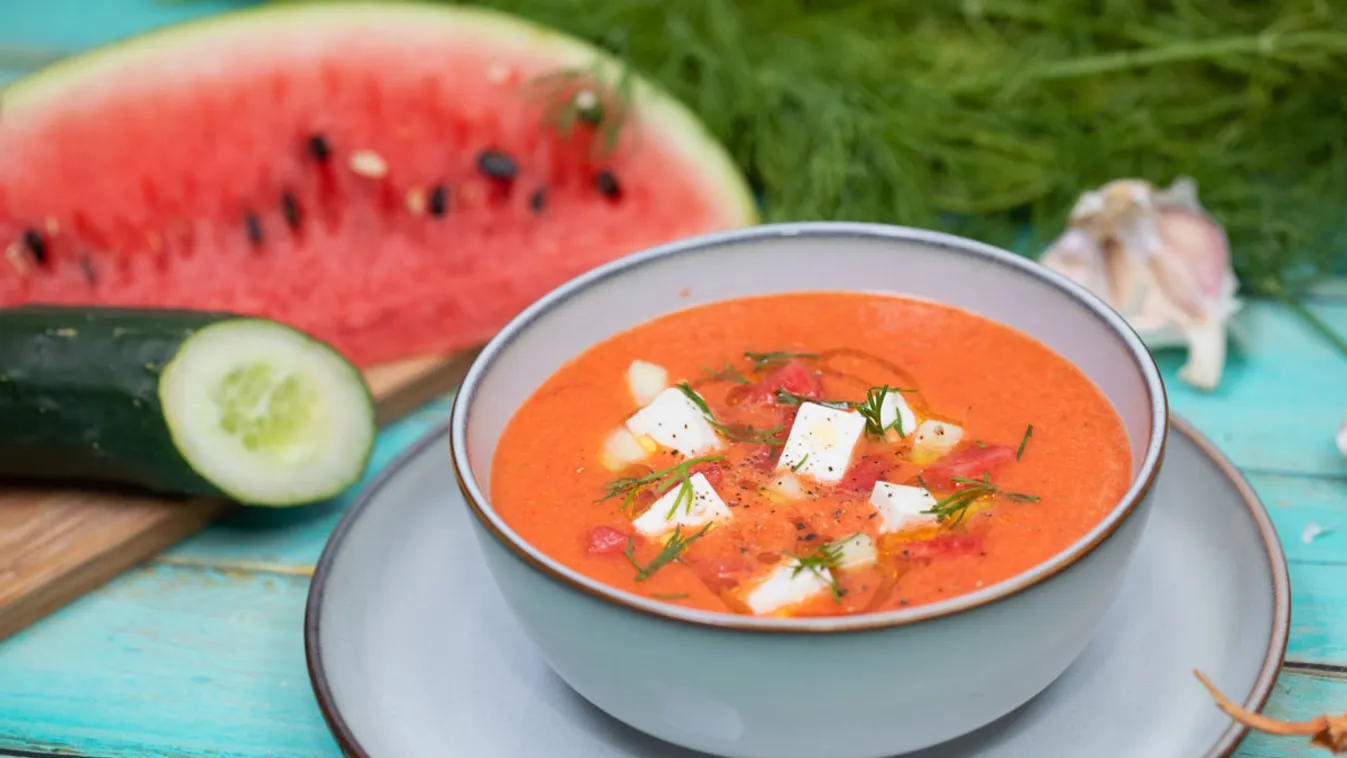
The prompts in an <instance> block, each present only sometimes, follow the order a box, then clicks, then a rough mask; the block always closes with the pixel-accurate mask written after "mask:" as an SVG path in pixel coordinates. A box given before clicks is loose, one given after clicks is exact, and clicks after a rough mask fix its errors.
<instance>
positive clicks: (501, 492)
mask: <svg viewBox="0 0 1347 758" xmlns="http://www.w3.org/2000/svg"><path fill="white" fill-rule="evenodd" d="M1131 470H1132V464H1131V453H1130V450H1129V448H1128V444H1127V439H1126V436H1125V432H1124V429H1123V426H1122V422H1121V420H1120V419H1119V418H1118V416H1117V414H1116V412H1115V411H1114V409H1113V407H1112V405H1111V404H1110V403H1109V402H1108V400H1107V399H1106V398H1104V396H1103V395H1102V394H1101V393H1100V392H1099V391H1098V389H1096V388H1095V386H1094V385H1093V384H1092V383H1091V382H1090V381H1089V380H1088V379H1087V378H1086V377H1085V376H1084V375H1083V374H1081V373H1080V371H1078V370H1077V369H1076V368H1075V367H1074V366H1072V365H1071V364H1070V363H1068V362H1067V361H1066V360H1064V359H1063V358H1061V357H1060V356H1058V355H1057V354H1055V353H1053V352H1052V351H1051V350H1049V349H1048V348H1046V347H1045V346H1043V345H1042V344H1040V343H1039V342H1037V341H1036V340H1034V339H1032V338H1030V337H1028V336H1027V335H1024V334H1022V333H1020V332H1018V331H1015V330H1013V329H1010V328H1008V327H1005V326H1002V325H1000V324H997V323H994V322H992V321H989V320H987V319H984V318H982V317H980V316H976V315H973V314H971V313H968V312H966V311H962V310H958V309H955V308H950V307H948V306H943V305H939V304H935V303H930V302H926V301H920V300H911V299H907V298H899V297H892V296H885V295H870V294H860V293H792V294H783V295H772V296H767V297H756V298H745V299H737V300H727V301H722V302H717V303H712V304H708V305H702V306H697V307H694V308H689V309H687V310H683V311H679V312H676V313H673V314H670V315H667V316H663V317H661V318H658V319H655V320H654V321H650V322H647V323H645V324H642V325H640V326H638V327H636V328H634V329H631V330H629V331H626V332H624V333H622V334H618V335H616V336H614V337H612V338H610V339H608V340H607V341H605V342H602V343H600V344H598V345H595V346H593V347H591V348H590V349H588V350H586V351H585V352H584V353H583V354H581V355H580V356H578V357H577V358H575V359H573V360H572V361H570V362H569V363H567V364H566V365H565V366H563V367H562V368H561V369H560V370H559V371H557V372H556V373H555V374H554V375H553V376H551V377H550V378H549V379H548V380H547V381H546V382H544V383H543V385H542V386H541V387H539V389H538V390H537V391H536V392H535V393H534V394H533V395H532V396H531V397H530V398H529V399H528V400H527V401H526V402H525V403H524V404H523V406H522V407H520V408H519V409H518V411H516V413H515V414H514V416H513V417H512V418H511V420H510V422H509V424H508V425H507V426H506V429H505V431H504V434H503V436H502V438H501V440H500V444H499V446H498V448H497V451H496V456H495V460H494V465H493V471H492V475H491V488H490V489H491V500H492V504H493V506H494V507H495V509H496V510H497V512H498V513H499V514H500V515H501V517H502V518H503V519H504V520H505V521H506V522H507V523H509V524H510V526H511V527H513V528H514V529H515V530H517V531H518V532H519V533H520V534H521V535H522V536H523V537H524V539H525V540H527V541H528V542H529V543H531V544H533V545H534V546H535V547H537V548H538V549H539V550H541V551H542V552H544V553H546V554H548V555H550V556H552V557H553V558H555V559H557V560H558V561H560V562H561V563H563V564H565V565H567V566H570V567H571V568H574V569H575V570H577V571H579V572H581V573H584V574H586V575H588V576H590V577H593V578H594V579H597V580H599V581H601V582H604V583H607V584H609V585H611V586H613V587H617V588H619V589H623V590H628V591H632V592H636V593H641V594H644V595H647V596H649V597H653V598H656V599H660V600H664V601H667V602H670V603H677V604H679V605H683V606H687V607H695V608H702V609H707V610H716V611H725V612H732V613H745V614H755V615H764V616H765V615H790V616H802V615H835V614H856V613H870V612H877V611H885V610H893V609H898V608H903V607H911V606H917V605H922V604H925V603H931V602H934V601H937V600H941V599H945V598H949V597H951V596H955V595H960V594H963V593H967V592H972V591H975V590H977V589H978V588H980V587H983V586H984V585H988V584H991V583H994V582H999V581H1002V580H1004V579H1007V578H1010V577H1011V576H1014V575H1015V574H1018V573H1021V572H1023V571H1025V570H1027V569H1029V568H1032V567H1033V566H1035V565H1036V564H1038V563H1041V562H1043V561H1045V560H1047V559H1048V558H1050V557H1051V556H1053V555H1054V554H1056V553H1058V552H1060V551H1061V550H1063V549H1064V548H1066V547H1067V546H1068V545H1069V544H1070V543H1072V542H1074V541H1075V540H1076V539H1078V538H1080V537H1081V536H1082V535H1084V534H1085V533H1086V532H1087V531H1089V530H1090V529H1091V528H1092V527H1094V526H1095V525H1096V524H1097V523H1098V522H1099V521H1100V520H1101V519H1102V518H1103V516H1104V515H1105V514H1106V513H1107V512H1108V511H1109V510H1110V509H1111V508H1112V507H1113V506H1114V505H1115V504H1116V503H1117V502H1118V500H1119V498H1120V497H1121V496H1122V495H1123V493H1124V492H1125V491H1126V489H1127V487H1128V485H1129V483H1130V481H1131Z"/></svg>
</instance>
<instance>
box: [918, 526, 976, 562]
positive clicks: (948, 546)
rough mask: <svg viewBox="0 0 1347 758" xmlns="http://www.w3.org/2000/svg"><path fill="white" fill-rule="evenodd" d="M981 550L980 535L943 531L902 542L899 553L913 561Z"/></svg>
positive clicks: (951, 556)
mask: <svg viewBox="0 0 1347 758" xmlns="http://www.w3.org/2000/svg"><path fill="white" fill-rule="evenodd" d="M981 550H982V537H981V536H979V535H976V534H968V533H967V532H945V533H944V534H942V535H940V536H939V537H932V538H931V539H929V540H916V541H914V542H906V543H903V545H902V548H901V552H900V553H899V555H901V556H902V557H903V558H906V559H908V560H914V561H929V560H935V559H937V558H954V557H956V556H960V555H973V554H974V553H977V552H980V551H981Z"/></svg>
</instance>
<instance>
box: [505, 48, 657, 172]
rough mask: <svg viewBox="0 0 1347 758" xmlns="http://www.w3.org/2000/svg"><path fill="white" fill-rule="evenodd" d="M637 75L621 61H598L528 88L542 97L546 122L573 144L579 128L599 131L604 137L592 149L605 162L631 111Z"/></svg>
mask: <svg viewBox="0 0 1347 758" xmlns="http://www.w3.org/2000/svg"><path fill="white" fill-rule="evenodd" d="M634 81H635V80H634V77H633V72H632V70H631V68H630V66H628V65H625V64H623V63H621V62H619V61H611V60H609V61H605V60H601V59H596V60H595V61H594V62H593V63H592V64H591V65H590V66H589V67H586V68H567V69H562V70H560V71H552V72H548V73H545V74H542V75H540V76H537V77H535V78H534V79H532V80H531V81H529V82H528V83H527V85H526V91H529V94H530V95H533V96H536V97H541V98H542V99H544V100H545V101H546V102H545V103H544V105H543V114H542V121H543V124H544V125H545V126H547V127H549V128H553V129H555V130H556V131H557V133H558V134H559V135H561V138H562V139H563V140H569V139H570V138H571V136H572V134H573V133H574V131H575V127H576V125H577V124H586V125H588V126H590V127H592V128H593V129H595V130H596V131H597V133H598V135H599V137H600V139H599V141H598V142H597V143H596V144H595V145H594V146H592V153H593V154H594V157H596V158H602V157H604V156H605V155H607V154H609V153H611V152H612V150H613V149H614V148H615V147H616V146H617V143H618V140H619V138H620V135H621V133H622V131H623V127H624V126H625V125H626V123H627V120H628V118H629V117H630V111H631V96H632V87H633V85H634Z"/></svg>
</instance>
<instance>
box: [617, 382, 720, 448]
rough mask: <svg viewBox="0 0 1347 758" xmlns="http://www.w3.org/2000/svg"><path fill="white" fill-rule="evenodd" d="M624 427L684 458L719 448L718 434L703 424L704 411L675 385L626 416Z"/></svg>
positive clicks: (637, 435)
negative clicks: (629, 416)
mask: <svg viewBox="0 0 1347 758" xmlns="http://www.w3.org/2000/svg"><path fill="white" fill-rule="evenodd" d="M627 429H628V430H629V431H630V432H631V433H632V434H634V435H636V437H637V438H638V439H639V438H641V437H649V438H650V439H651V440H653V441H654V442H655V443H657V444H659V445H661V446H663V447H667V448H670V449H673V450H677V451H678V452H679V453H681V454H682V455H684V456H686V457H688V458H693V457H696V456H698V455H702V454H704V453H709V452H711V451H712V450H717V449H719V448H720V437H718V436H717V435H716V430H715V428H714V427H712V426H711V425H710V424H709V423H707V420H706V414H705V413H703V412H702V409H701V408H700V407H699V406H698V405H697V404H696V403H694V402H693V401H692V399H691V398H689V397H688V396H687V395H684V394H683V391H682V390H680V389H678V388H677V387H669V388H668V389H666V390H664V391H663V392H661V393H659V395H657V396H656V397H655V399H654V400H653V401H652V402H651V403H650V404H649V405H647V406H646V407H644V408H642V409H641V410H639V411H637V412H636V413H635V414H634V415H633V416H632V417H631V418H629V419H627Z"/></svg>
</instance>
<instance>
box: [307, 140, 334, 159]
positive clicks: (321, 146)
mask: <svg viewBox="0 0 1347 758" xmlns="http://www.w3.org/2000/svg"><path fill="white" fill-rule="evenodd" d="M309 155H310V156H312V157H313V159H314V160H316V161H318V162H319V163H327V159H328V158H331V157H332V147H331V146H330V145H328V144H327V138H326V137H324V136H323V135H321V134H315V135H313V136H312V137H309Z"/></svg>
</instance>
